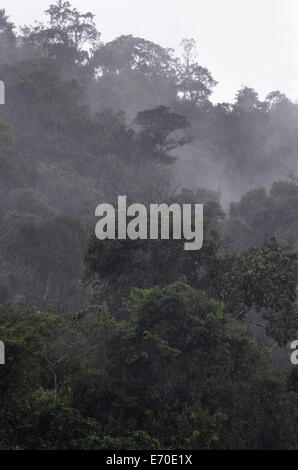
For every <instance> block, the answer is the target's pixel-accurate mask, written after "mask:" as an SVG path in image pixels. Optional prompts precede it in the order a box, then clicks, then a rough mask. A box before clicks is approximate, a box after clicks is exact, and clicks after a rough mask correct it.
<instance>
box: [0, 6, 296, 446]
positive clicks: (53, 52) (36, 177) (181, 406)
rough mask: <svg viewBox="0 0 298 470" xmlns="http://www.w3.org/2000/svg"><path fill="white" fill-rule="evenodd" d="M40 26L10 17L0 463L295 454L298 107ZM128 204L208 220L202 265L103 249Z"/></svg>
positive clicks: (167, 53) (187, 57) (54, 16)
mask: <svg viewBox="0 0 298 470" xmlns="http://www.w3.org/2000/svg"><path fill="white" fill-rule="evenodd" d="M46 14H47V20H45V21H44V22H42V23H40V22H36V23H35V24H34V25H33V26H28V25H26V26H22V27H16V26H15V25H14V23H13V18H11V17H10V16H9V12H8V11H5V10H3V9H2V10H0V80H1V81H3V82H4V83H5V104H4V105H1V106H0V194H1V198H0V218H1V224H0V262H1V270H0V303H1V306H0V340H1V341H3V343H4V344H5V356H6V363H5V366H0V390H1V392H0V393H1V406H0V448H1V449H2V450H18V449H20V450H22V449H25V450H26V449H30V450H43V449H44V450H55V449H60V450H63V449H81V450H103V449H104V450H109V449H119V450H121V449H124V450H129V449H131V450H145V449H160V450H171V449H194V450H196V449H198V450H200V449H297V448H298V440H297V434H296V431H297V427H298V369H297V366H293V365H291V361H290V357H291V353H292V351H291V349H290V347H289V345H290V344H291V342H292V341H294V340H297V339H298V302H296V293H297V291H296V285H297V275H298V256H297V250H298V235H297V234H298V132H297V131H298V105H297V104H296V103H294V102H292V101H291V100H290V99H289V98H288V97H287V96H286V95H284V94H283V93H281V92H280V91H278V90H273V91H272V92H271V93H270V94H268V96H267V97H266V98H265V100H264V101H262V100H260V98H259V95H258V92H257V91H255V90H254V89H252V88H250V87H248V86H244V87H242V88H241V89H240V90H239V91H238V92H237V94H236V96H235V99H234V101H233V102H232V103H217V104H214V103H213V102H212V92H213V90H214V89H215V87H216V85H217V82H216V77H213V75H212V71H209V70H208V69H207V68H205V66H204V64H201V63H200V53H199V52H200V48H199V44H196V43H195V41H194V40H193V39H191V38H184V39H183V38H181V50H180V51H174V50H172V49H166V48H163V47H161V46H160V45H158V44H155V43H153V42H151V41H149V40H147V39H146V38H140V37H135V36H133V35H125V36H120V37H118V38H116V39H114V40H112V41H110V42H104V41H103V39H102V36H101V33H100V31H98V30H97V28H96V26H95V19H94V15H93V14H92V13H85V12H80V11H78V10H77V9H76V8H74V7H73V6H72V5H71V4H70V3H69V2H65V1H62V0H58V1H57V2H56V3H54V4H53V5H50V6H49V8H48V10H47V12H46ZM98 21H99V24H100V18H98ZM236 66H237V65H236V64H235V67H236ZM256 73H257V71H256ZM244 79H245V77H244ZM119 195H126V196H127V199H128V201H129V202H130V203H133V202H138V203H141V204H144V205H145V206H146V207H147V206H148V205H149V204H152V203H158V204H161V203H166V204H172V203H178V204H187V203H189V204H194V203H198V204H204V243H203V247H202V249H200V250H197V251H186V250H184V249H183V243H184V242H183V240H173V239H170V240H161V239H160V240H145V241H144V240H135V241H132V240H105V241H100V240H98V239H97V238H96V237H95V233H94V228H95V224H96V218H95V208H96V207H97V205H98V204H100V203H110V204H113V205H114V206H116V204H117V198H118V196H119Z"/></svg>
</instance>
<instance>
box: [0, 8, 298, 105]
mask: <svg viewBox="0 0 298 470" xmlns="http://www.w3.org/2000/svg"><path fill="white" fill-rule="evenodd" d="M50 3H54V2H53V1H51V0H1V2H0V8H5V9H6V12H7V13H8V14H9V15H10V17H11V20H12V21H13V22H14V23H15V24H16V25H24V24H33V23H34V20H42V19H44V14H43V11H44V10H45V9H46V8H47V7H48V6H49V4H50ZM71 3H72V5H74V6H75V7H76V8H78V9H79V10H80V11H82V12H86V11H91V12H92V13H94V14H95V15H96V18H95V19H96V24H97V26H98V29H99V31H101V33H102V40H103V41H104V42H107V41H110V40H112V39H114V38H116V37H118V36H120V35H122V34H133V35H134V36H140V37H144V38H146V39H149V40H151V41H154V42H156V43H158V44H160V45H162V46H164V47H172V48H174V49H175V50H176V51H177V52H179V44H180V43H181V40H182V39H183V38H194V39H195V40H196V41H197V43H198V52H199V56H198V61H199V63H200V64H201V65H203V66H205V67H207V68H208V69H209V70H210V71H211V72H212V74H213V77H214V78H215V79H216V80H217V81H218V82H219V84H218V86H217V87H216V90H215V93H214V95H213V101H232V100H233V98H234V95H235V93H236V91H237V90H238V89H239V88H240V87H241V86H242V85H246V86H250V87H253V88H255V89H256V90H257V91H258V92H259V94H260V97H261V98H264V96H265V95H266V94H267V93H269V92H270V91H273V90H280V91H283V92H285V93H287V94H288V96H290V97H291V98H292V99H295V100H296V99H297V100H298V51H296V49H297V46H298V0H183V1H182V0H179V1H178V0H150V1H148V0H147V1H144V0H72V1H71Z"/></svg>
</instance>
